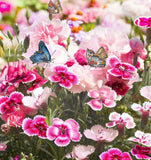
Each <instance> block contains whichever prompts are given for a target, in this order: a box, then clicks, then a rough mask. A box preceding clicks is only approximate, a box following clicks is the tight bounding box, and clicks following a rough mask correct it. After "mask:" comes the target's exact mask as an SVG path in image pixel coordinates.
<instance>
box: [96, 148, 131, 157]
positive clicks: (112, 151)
mask: <svg viewBox="0 0 151 160" xmlns="http://www.w3.org/2000/svg"><path fill="white" fill-rule="evenodd" d="M99 157H100V159H101V160H109V159H118V160H120V159H121V160H124V159H125V160H132V159H131V156H130V154H129V153H128V152H123V153H122V151H121V150H120V149H118V148H111V149H109V150H108V152H103V153H102V154H101V155H100V156H99Z"/></svg>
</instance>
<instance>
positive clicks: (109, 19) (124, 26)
mask: <svg viewBox="0 0 151 160" xmlns="http://www.w3.org/2000/svg"><path fill="white" fill-rule="evenodd" d="M101 26H103V27H108V28H111V29H114V30H116V31H120V32H123V33H126V34H129V33H130V29H131V26H130V24H128V23H126V22H125V21H124V20H123V19H120V18H118V17H116V16H115V14H107V15H105V16H103V17H102V19H101Z"/></svg>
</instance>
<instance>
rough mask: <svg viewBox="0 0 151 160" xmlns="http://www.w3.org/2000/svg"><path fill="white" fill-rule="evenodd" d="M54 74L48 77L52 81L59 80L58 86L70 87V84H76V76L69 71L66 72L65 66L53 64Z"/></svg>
mask: <svg viewBox="0 0 151 160" xmlns="http://www.w3.org/2000/svg"><path fill="white" fill-rule="evenodd" d="M53 71H54V75H52V76H50V77H49V80H51V81H52V82H59V84H60V86H62V87H65V88H68V89H70V88H71V87H72V85H74V84H78V78H77V76H76V75H74V74H73V73H71V72H68V69H67V67H66V66H55V67H54V68H53Z"/></svg>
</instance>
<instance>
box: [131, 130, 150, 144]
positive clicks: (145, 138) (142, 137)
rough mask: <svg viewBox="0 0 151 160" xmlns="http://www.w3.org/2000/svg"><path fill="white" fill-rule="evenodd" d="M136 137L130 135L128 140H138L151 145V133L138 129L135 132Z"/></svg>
mask: <svg viewBox="0 0 151 160" xmlns="http://www.w3.org/2000/svg"><path fill="white" fill-rule="evenodd" d="M135 137H136V138H135ZM135 137H130V138H128V140H129V141H133V142H137V143H141V144H143V145H146V146H151V134H150V133H144V132H142V131H139V130H138V131H136V132H135Z"/></svg>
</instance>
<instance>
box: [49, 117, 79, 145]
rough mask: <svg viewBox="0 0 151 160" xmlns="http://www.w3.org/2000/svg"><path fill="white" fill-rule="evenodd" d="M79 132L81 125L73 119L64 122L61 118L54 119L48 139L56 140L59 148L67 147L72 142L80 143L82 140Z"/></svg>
mask: <svg viewBox="0 0 151 160" xmlns="http://www.w3.org/2000/svg"><path fill="white" fill-rule="evenodd" d="M81 136H82V135H81V134H80V132H79V124H78V123H77V122H76V121H75V120H73V119H67V120H66V121H63V120H61V119H59V118H54V119H53V123H52V126H50V127H49V128H48V129H47V138H48V139H49V140H50V141H53V140H55V144H56V145H57V146H61V147H63V146H67V145H68V144H69V143H70V140H72V141H74V142H79V141H80V139H81Z"/></svg>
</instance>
